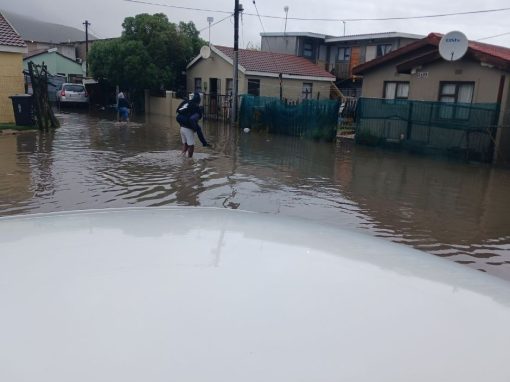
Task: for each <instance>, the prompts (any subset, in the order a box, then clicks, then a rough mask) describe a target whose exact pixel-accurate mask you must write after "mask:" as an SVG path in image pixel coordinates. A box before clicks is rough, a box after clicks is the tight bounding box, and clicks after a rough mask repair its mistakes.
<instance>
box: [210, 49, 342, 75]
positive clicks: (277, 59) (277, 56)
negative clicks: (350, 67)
mask: <svg viewBox="0 0 510 382" xmlns="http://www.w3.org/2000/svg"><path fill="white" fill-rule="evenodd" d="M215 48H217V49H218V50H219V51H221V52H222V53H223V54H225V55H226V56H228V57H229V58H230V59H233V58H234V49H233V48H229V47H225V46H215ZM239 65H241V66H243V67H244V68H245V69H246V70H247V71H250V72H263V73H276V74H279V73H282V74H288V75H295V76H306V77H324V78H331V80H332V81H333V80H334V79H335V76H334V75H332V74H331V73H328V72H327V71H326V70H324V69H322V68H321V67H319V66H318V65H315V64H314V63H312V62H310V61H308V60H307V59H306V58H303V57H297V56H293V55H290V54H281V53H271V52H262V51H259V50H247V49H239Z"/></svg>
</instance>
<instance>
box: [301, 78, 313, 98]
mask: <svg viewBox="0 0 510 382" xmlns="http://www.w3.org/2000/svg"><path fill="white" fill-rule="evenodd" d="M312 89H313V84H312V83H311V82H303V90H302V92H301V98H302V99H312Z"/></svg>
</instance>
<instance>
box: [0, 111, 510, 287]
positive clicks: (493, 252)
mask: <svg viewBox="0 0 510 382" xmlns="http://www.w3.org/2000/svg"><path fill="white" fill-rule="evenodd" d="M59 118H60V120H61V121H62V127H61V128H60V129H58V130H56V131H54V132H49V133H39V132H26V133H21V134H18V135H0V216H7V215H16V214H29V213H39V212H53V211H66V210H81V209H93V208H109V207H127V206H166V205H189V206H213V207H220V208H234V209H237V208H238V209H243V210H249V211H257V212H263V213H269V214H281V215H288V216H296V217H301V218H304V219H307V220H313V221H318V222H321V223H323V224H328V225H332V226H336V227H339V228H349V229H355V230H360V231H363V232H367V233H369V234H371V235H374V236H379V237H383V238H385V239H387V240H391V241H394V242H398V243H402V244H405V245H408V246H412V247H414V248H418V249H421V250H424V251H426V252H429V253H432V254H434V255H437V256H441V257H445V258H448V259H450V260H452V261H456V262H458V263H461V264H465V265H466V266H469V267H472V268H475V269H479V270H482V271H484V272H488V273H490V274H493V275H496V276H499V277H502V278H505V279H507V280H510V203H509V198H510V170H508V169H499V168H491V167H490V166H487V165H483V164H476V163H463V162H456V161H448V160H445V159H435V158H430V157H424V156H417V155H410V154H405V153H398V152H392V151H384V150H378V149H373V148H369V147H363V146H355V145H353V144H352V143H342V142H338V143H336V144H329V143H317V142H313V141H308V140H302V139H297V138H292V137H285V136H271V135H267V134H261V133H254V132H250V133H248V134H246V133H243V132H239V131H237V130H233V129H231V128H230V127H229V126H224V125H222V124H221V123H215V122H207V121H206V122H205V125H204V126H205V134H206V136H207V137H208V139H209V140H210V142H211V143H213V145H214V148H213V149H204V148H202V147H197V152H196V154H195V157H194V158H193V159H192V160H189V159H185V158H182V157H181V156H180V153H179V147H180V136H179V132H178V127H177V126H176V124H175V123H173V121H172V120H171V119H169V118H161V117H151V118H147V119H146V120H140V121H137V122H133V123H130V124H129V125H128V126H126V125H119V124H117V123H115V122H113V121H112V119H111V116H109V115H103V116H101V115H89V114H87V113H83V112H81V113H65V114H60V115H59Z"/></svg>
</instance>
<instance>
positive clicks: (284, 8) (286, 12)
mask: <svg viewBox="0 0 510 382" xmlns="http://www.w3.org/2000/svg"><path fill="white" fill-rule="evenodd" d="M283 10H284V11H285V28H284V29H283V34H284V35H285V32H287V16H288V14H289V6H288V5H286V6H285V7H283Z"/></svg>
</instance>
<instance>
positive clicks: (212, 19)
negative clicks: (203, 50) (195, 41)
mask: <svg viewBox="0 0 510 382" xmlns="http://www.w3.org/2000/svg"><path fill="white" fill-rule="evenodd" d="M213 21H214V17H211V16H209V17H208V18H207V22H208V23H209V45H211V24H212V22H213Z"/></svg>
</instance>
